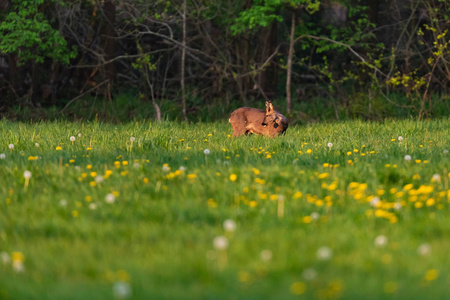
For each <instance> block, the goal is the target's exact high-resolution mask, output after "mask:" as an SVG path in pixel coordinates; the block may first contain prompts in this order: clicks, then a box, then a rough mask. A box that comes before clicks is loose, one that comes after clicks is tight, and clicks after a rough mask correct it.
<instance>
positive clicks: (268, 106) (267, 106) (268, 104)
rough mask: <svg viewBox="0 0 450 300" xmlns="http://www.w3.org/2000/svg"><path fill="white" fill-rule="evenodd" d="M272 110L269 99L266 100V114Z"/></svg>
mask: <svg viewBox="0 0 450 300" xmlns="http://www.w3.org/2000/svg"><path fill="white" fill-rule="evenodd" d="M272 110H273V105H272V103H270V102H269V101H266V114H269V113H271V112H272Z"/></svg>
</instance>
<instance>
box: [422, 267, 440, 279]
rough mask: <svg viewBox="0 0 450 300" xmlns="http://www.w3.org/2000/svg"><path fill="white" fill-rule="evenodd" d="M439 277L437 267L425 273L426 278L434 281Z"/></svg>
mask: <svg viewBox="0 0 450 300" xmlns="http://www.w3.org/2000/svg"><path fill="white" fill-rule="evenodd" d="M438 277H439V271H438V270H436V269H431V270H428V271H427V273H425V277H424V279H425V280H426V281H433V280H436V279H437V278H438Z"/></svg>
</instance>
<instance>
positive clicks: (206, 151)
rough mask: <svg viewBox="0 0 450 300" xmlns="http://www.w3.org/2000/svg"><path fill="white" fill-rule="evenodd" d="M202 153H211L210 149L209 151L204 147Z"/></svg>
mask: <svg viewBox="0 0 450 300" xmlns="http://www.w3.org/2000/svg"><path fill="white" fill-rule="evenodd" d="M203 153H205V155H208V154H210V153H211V151H209V149H205V150H203Z"/></svg>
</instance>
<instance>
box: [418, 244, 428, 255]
mask: <svg viewBox="0 0 450 300" xmlns="http://www.w3.org/2000/svg"><path fill="white" fill-rule="evenodd" d="M417 253H418V254H419V255H422V256H425V255H428V254H430V253H431V245H430V244H428V243H424V244H421V245H419V247H417Z"/></svg>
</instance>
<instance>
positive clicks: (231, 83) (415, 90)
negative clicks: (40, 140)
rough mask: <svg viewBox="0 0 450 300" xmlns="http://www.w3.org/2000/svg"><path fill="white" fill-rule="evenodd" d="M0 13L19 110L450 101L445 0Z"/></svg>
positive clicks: (398, 111) (178, 115)
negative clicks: (266, 103) (268, 102)
mask: <svg viewBox="0 0 450 300" xmlns="http://www.w3.org/2000/svg"><path fill="white" fill-rule="evenodd" d="M0 20H1V24H0V95H1V97H0V116H3V117H7V118H11V119H24V118H43V119H45V118H53V117H55V118H59V117H67V118H74V119H79V118H87V117H92V116H93V114H95V115H96V116H99V117H102V116H106V115H107V114H108V113H111V109H112V108H114V109H115V110H114V111H115V112H116V114H120V115H121V118H122V119H133V118H136V117H144V118H148V119H155V120H164V119H177V120H190V121H195V120H217V119H225V118H228V116H229V113H230V112H231V111H233V110H234V109H235V108H237V107H240V106H253V107H258V108H263V107H264V103H265V101H272V102H273V103H275V106H276V107H277V108H278V110H280V111H281V112H282V113H283V114H285V115H286V116H287V117H288V118H290V119H293V120H294V121H305V122H309V121H314V120H342V119H348V118H363V119H369V120H379V119H383V118H386V117H407V118H410V117H411V118H415V119H424V118H431V117H440V116H448V113H449V112H450V103H449V102H450V101H448V100H449V96H448V92H449V88H450V84H449V80H450V42H449V40H450V33H449V32H448V31H449V28H450V1H448V0H434V1H431V0H392V1H388V0H365V1H363V0H361V1H358V0H339V1H331V0H322V1H314V0H296V1H282V0H277V1H275V0H268V1H262V0H259V1H258V0H253V1H252V0H236V1H231V0H225V1H222V0H220V1H219V0H212V1H206V0H175V1H160V0H157V1H144V0H117V1H114V0H104V1H98V0H83V1H73V0H71V1H69V0H46V1H44V0H34V1H18V0H0ZM83 112H88V113H86V114H85V115H83Z"/></svg>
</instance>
